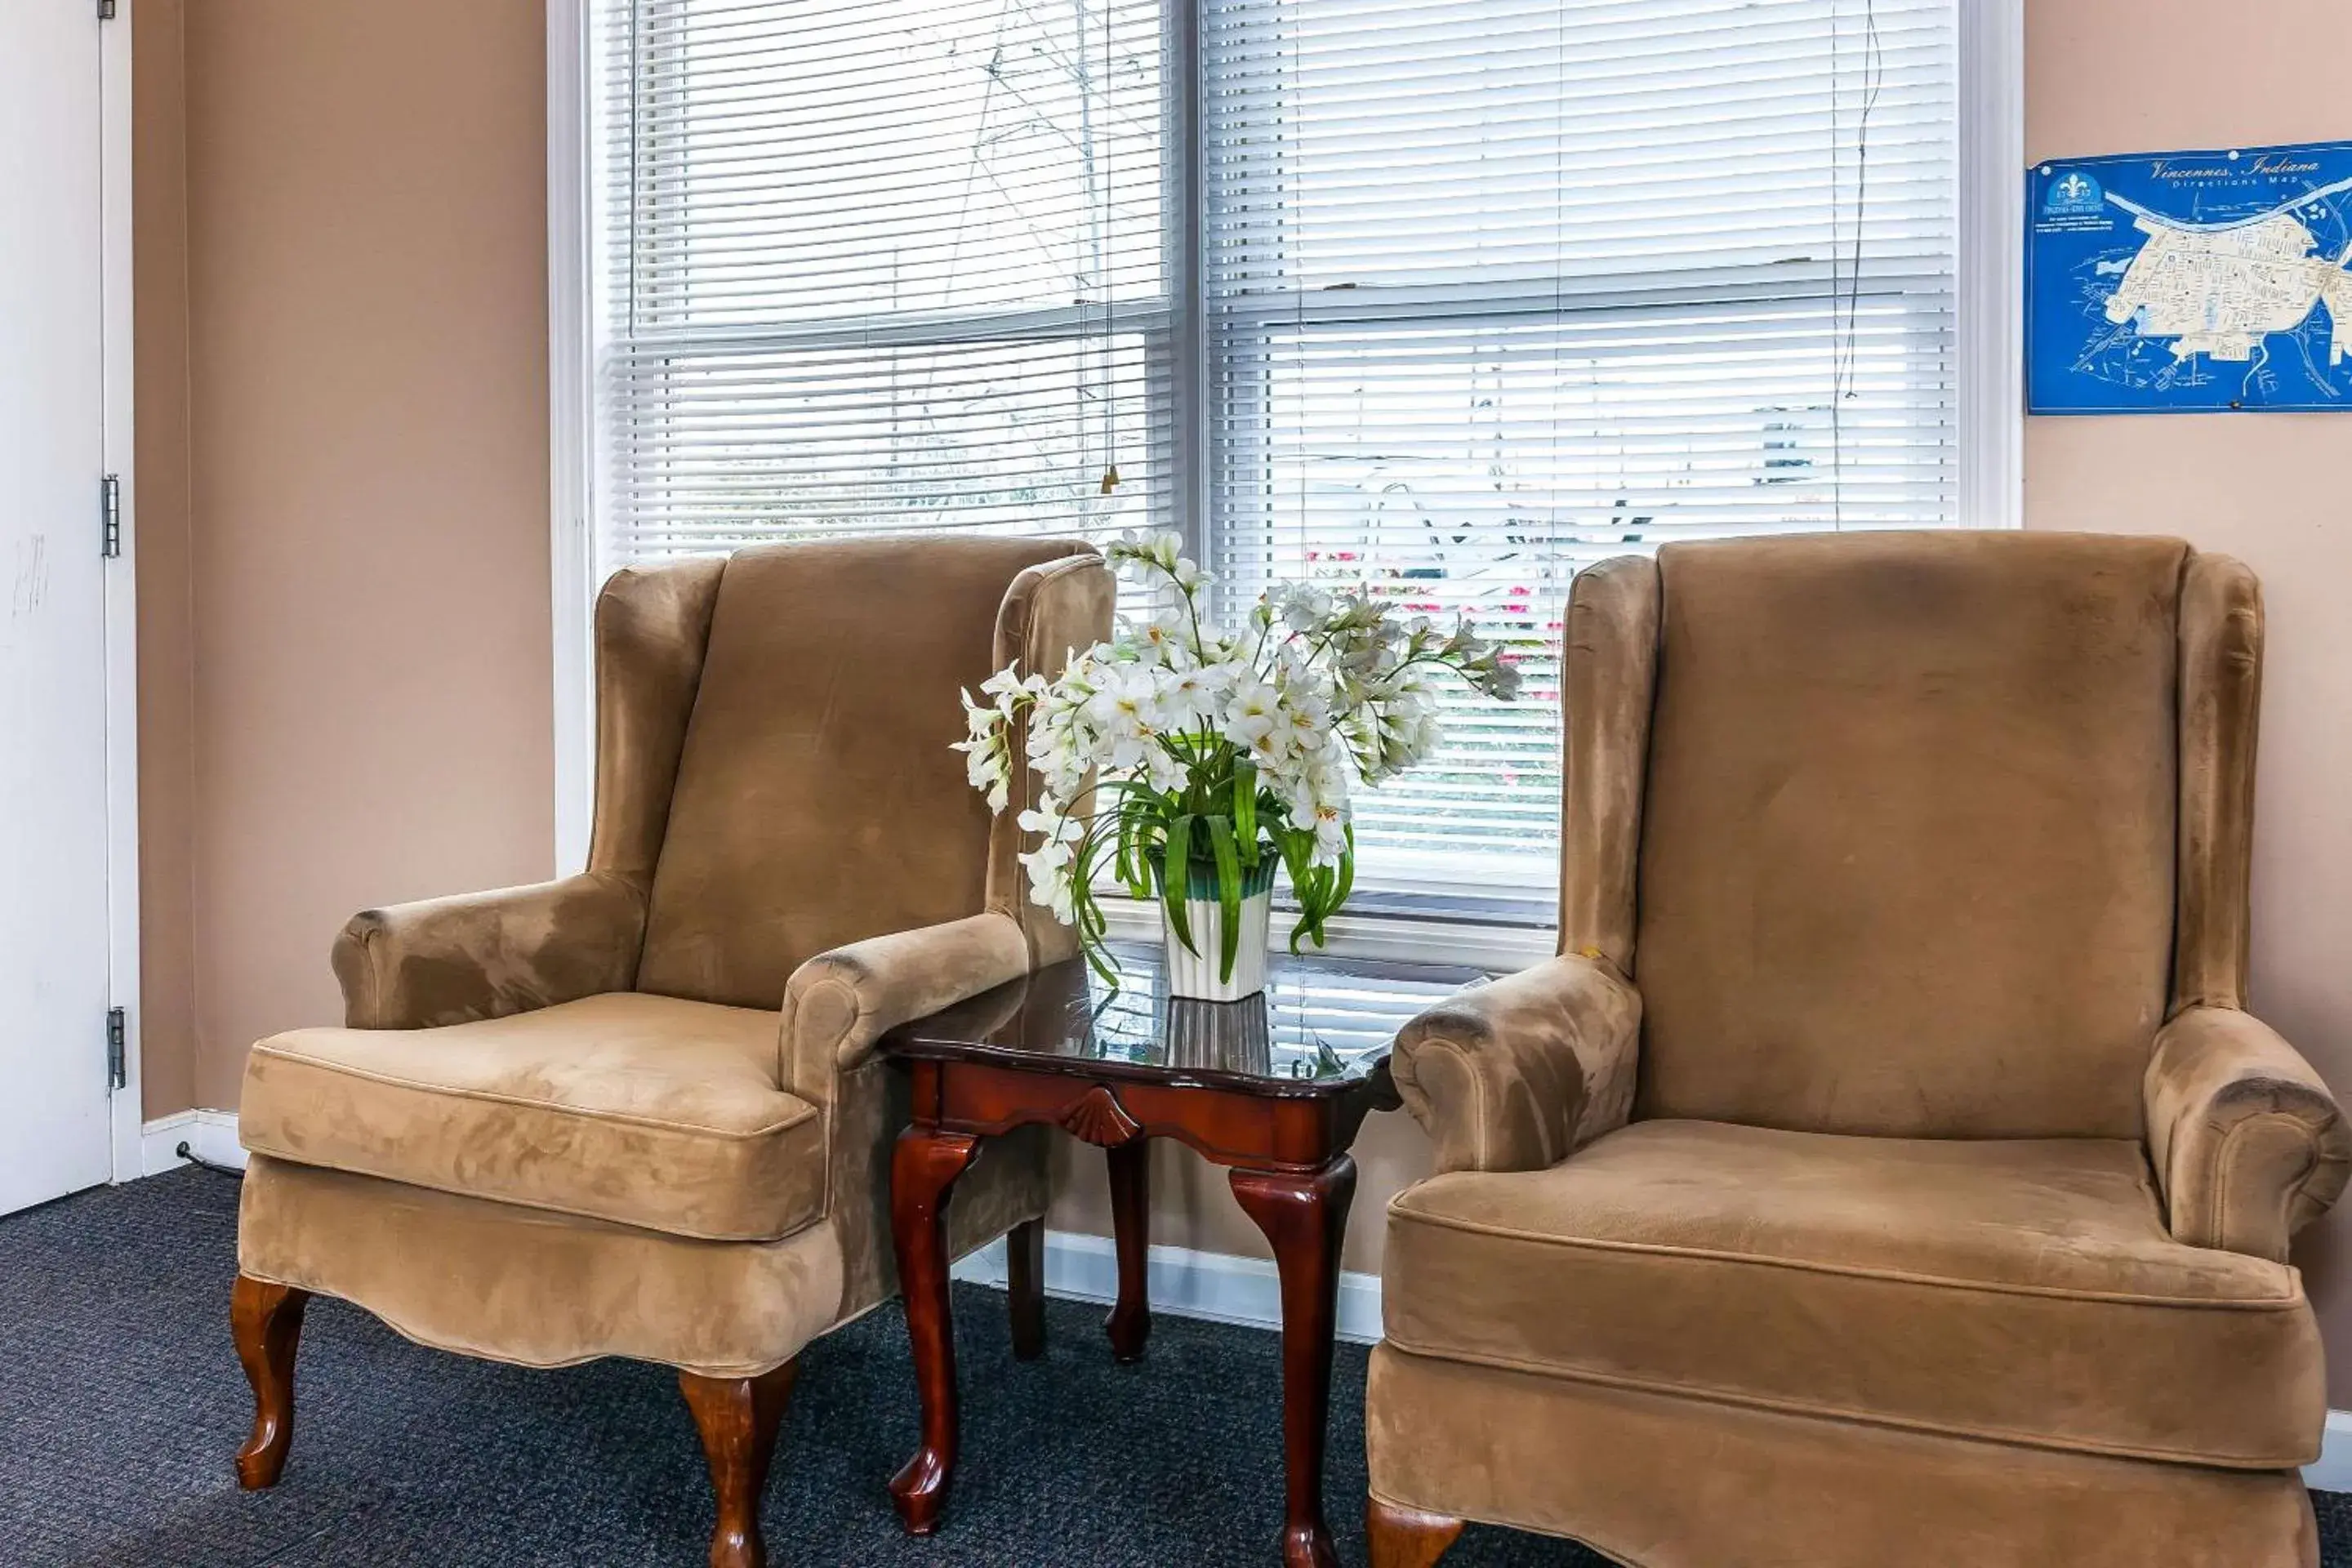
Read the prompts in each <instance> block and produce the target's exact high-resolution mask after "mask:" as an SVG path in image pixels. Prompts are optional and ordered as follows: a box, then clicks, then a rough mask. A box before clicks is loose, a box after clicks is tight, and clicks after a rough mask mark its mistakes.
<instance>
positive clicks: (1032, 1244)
mask: <svg viewBox="0 0 2352 1568" xmlns="http://www.w3.org/2000/svg"><path fill="white" fill-rule="evenodd" d="M1004 1255H1005V1270H1004V1284H1005V1289H1006V1291H1007V1293H1008V1294H1009V1295H1010V1296H1011V1297H1012V1299H1013V1359H1014V1360H1015V1361H1035V1360H1036V1359H1037V1358H1038V1357H1039V1356H1041V1355H1044V1354H1045V1221H1044V1220H1042V1219H1030V1220H1024V1221H1022V1222H1021V1223H1020V1224H1019V1225H1016V1226H1013V1229H1012V1230H1011V1231H1010V1232H1009V1233H1007V1234H1006V1236H1005V1237H1004Z"/></svg>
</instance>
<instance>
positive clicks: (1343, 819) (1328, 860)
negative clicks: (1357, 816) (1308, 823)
mask: <svg viewBox="0 0 2352 1568" xmlns="http://www.w3.org/2000/svg"><path fill="white" fill-rule="evenodd" d="M1347 852H1348V812H1347V808H1346V807H1345V806H1344V805H1328V804H1327V805H1318V806H1317V807H1316V808H1315V855H1314V862H1315V864H1316V865H1318V866H1336V865H1338V864H1339V857H1341V856H1342V855H1345V854H1346V853H1347Z"/></svg>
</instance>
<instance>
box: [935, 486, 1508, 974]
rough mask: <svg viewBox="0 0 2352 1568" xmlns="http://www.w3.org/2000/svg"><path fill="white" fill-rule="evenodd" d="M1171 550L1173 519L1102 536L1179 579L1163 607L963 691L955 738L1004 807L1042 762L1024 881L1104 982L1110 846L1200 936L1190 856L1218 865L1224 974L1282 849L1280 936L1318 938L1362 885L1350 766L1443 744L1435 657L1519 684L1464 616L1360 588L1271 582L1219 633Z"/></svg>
mask: <svg viewBox="0 0 2352 1568" xmlns="http://www.w3.org/2000/svg"><path fill="white" fill-rule="evenodd" d="M1181 546H1182V536H1181V534H1175V533H1157V534H1148V535H1147V534H1138V533H1134V532H1129V533H1128V534H1127V535H1125V536H1124V537H1123V538H1122V539H1121V540H1120V541H1119V542H1118V543H1115V544H1113V545H1112V546H1110V548H1109V550H1108V556H1109V559H1110V562H1111V563H1112V565H1113V566H1114V567H1116V568H1118V570H1119V571H1120V572H1121V573H1122V574H1127V575H1129V576H1132V577H1135V578H1137V579H1139V580H1140V581H1144V582H1147V583H1155V584H1164V585H1165V586H1166V588H1168V589H1170V590H1171V591H1172V592H1171V593H1170V595H1169V600H1170V603H1169V606H1168V607H1167V608H1166V609H1165V610H1163V611H1161V612H1160V614H1158V615H1155V616H1152V617H1151V618H1150V619H1149V620H1145V621H1140V622H1137V621H1132V620H1123V621H1122V622H1121V624H1120V626H1119V628H1118V634H1117V635H1116V636H1115V637H1112V638H1111V640H1110V641H1108V642H1105V643H1097V644H1096V645H1095V646H1094V647H1090V648H1087V649H1085V650H1084V651H1082V652H1074V653H1072V654H1071V656H1070V658H1069V660H1068V663H1067V664H1066V666H1065V668H1063V671H1062V673H1061V675H1060V676H1059V677H1058V678H1056V679H1051V680H1048V679H1045V677H1044V676H1043V675H1040V674H1036V673H1034V672H1031V673H1026V674H1024V673H1023V672H1022V671H1021V670H1020V669H1019V668H1006V669H1003V670H1000V671H998V672H997V673H996V674H995V675H993V676H992V677H990V678H989V679H988V680H986V681H985V682H983V683H982V686H981V695H980V699H979V700H975V699H974V698H973V696H972V695H971V693H970V692H968V691H967V692H966V693H964V708H965V710H966V714H967V717H968V719H969V721H970V726H971V734H970V737H969V738H968V739H966V740H963V741H961V742H957V744H956V748H955V749H956V750H958V751H960V752H963V753H964V755H965V761H966V763H967V765H968V768H969V772H970V774H971V783H972V786H973V787H974V788H976V789H979V790H982V791H984V792H986V794H987V796H988V804H989V805H990V807H991V808H992V810H995V811H997V812H1000V813H1001V812H1003V810H1004V809H1005V807H1006V805H1008V804H1009V802H1010V800H1011V797H1012V784H1013V776H1014V775H1013V770H1014V769H1015V768H1016V767H1019V766H1023V765H1024V764H1025V765H1026V766H1028V767H1029V768H1032V769H1034V771H1035V772H1036V773H1037V774H1038V775H1039V778H1040V786H1039V789H1038V791H1037V804H1036V805H1035V807H1034V809H1031V810H1027V811H1024V812H1023V813H1022V814H1021V816H1020V818H1019V821H1020V826H1022V827H1023V829H1024V830H1025V831H1027V832H1029V833H1033V834H1035V835H1036V836H1037V837H1038V843H1037V847H1035V848H1034V849H1031V850H1028V851H1026V852H1025V853H1024V854H1023V855H1022V856H1021V861H1022V864H1023V865H1024V867H1026V868H1027V870H1028V874H1029V885H1030V897H1031V899H1032V900H1034V902H1036V903H1038V904H1041V905H1044V906H1045V907H1047V908H1049V909H1051V910H1053V911H1054V914H1055V918H1056V919H1058V920H1060V921H1062V922H1063V923H1064V924H1066V925H1071V926H1075V927H1076V930H1077V932H1078V939H1079V943H1080V945H1081V946H1082V947H1083V948H1084V949H1085V951H1086V953H1087V958H1088V959H1089V960H1090V961H1091V962H1092V963H1094V965H1095V966H1096V968H1097V970H1099V971H1101V972H1102V973H1103V974H1104V976H1105V977H1106V978H1113V977H1114V975H1115V972H1114V971H1113V970H1112V968H1111V966H1110V964H1109V963H1108V959H1107V957H1106V955H1105V953H1104V952H1103V947H1102V943H1103V938H1104V934H1105V931H1106V930H1107V922H1106V921H1105V919H1104V916H1103V912H1102V910H1101V909H1100V907H1099V906H1098V905H1097V902H1096V900H1095V883H1096V879H1097V874H1098V873H1099V872H1100V871H1101V869H1102V858H1103V857H1104V856H1105V855H1106V854H1108V856H1109V857H1110V868H1111V872H1112V874H1113V875H1114V876H1115V877H1116V878H1117V879H1118V882H1119V883H1120V884H1122V885H1123V886H1124V887H1125V888H1126V889H1128V891H1129V892H1130V893H1131V894H1133V895H1134V896H1135V897H1137V898H1149V897H1150V896H1151V894H1152V891H1153V884H1154V883H1155V882H1157V883H1158V884H1160V897H1161V898H1162V900H1164V902H1165V904H1166V907H1167V911H1168V914H1167V919H1168V924H1169V929H1170V931H1171V932H1172V933H1173V934H1174V935H1175V936H1176V937H1177V939H1179V940H1180V941H1181V942H1183V944H1184V946H1185V947H1186V948H1187V949H1188V950H1191V951H1195V952H1197V951H1198V950H1197V949H1194V948H1193V944H1192V933H1191V931H1190V928H1189V923H1188V921H1187V917H1186V914H1185V899H1186V888H1187V885H1188V882H1189V881H1190V880H1191V876H1190V868H1194V867H1198V868H1201V872H1202V876H1203V877H1204V878H1205V877H1206V876H1208V875H1209V874H1210V873H1211V872H1212V871H1213V876H1214V880H1215V883H1216V886H1217V889H1218V898H1219V901H1220V902H1221V904H1222V905H1223V910H1224V919H1223V922H1222V925H1223V952H1222V953H1221V955H1220V962H1221V964H1222V966H1223V973H1224V974H1225V975H1226V977H1227V978H1230V977H1231V974H1232V971H1233V963H1234V942H1235V933H1236V931H1237V929H1238V925H1239V921H1238V919H1237V911H1238V910H1239V907H1240V901H1241V898H1242V889H1243V885H1244V879H1246V878H1247V876H1248V874H1249V873H1251V872H1252V871H1255V869H1256V868H1258V867H1259V864H1260V862H1261V860H1262V859H1263V858H1264V857H1265V856H1266V855H1267V854H1269V853H1271V854H1273V855H1276V856H1279V857H1280V858H1281V862H1282V865H1283V867H1284V868H1285V869H1286V870H1287V871H1288V873H1289V876H1290V884H1291V888H1292V890H1293V892H1294V893H1295V894H1296V896H1297V900H1298V911H1299V913H1298V922H1297V926H1296V927H1295V928H1294V929H1293V930H1292V931H1291V935H1290V946H1291V951H1293V952H1297V949H1298V945H1299V943H1300V942H1302V941H1306V942H1313V943H1315V944H1316V945H1318V946H1320V945H1321V944H1322V942H1323V926H1324V922H1325V921H1327V920H1328V919H1329V918H1330V916H1331V915H1332V913H1333V912H1334V911H1336V910H1338V909H1339V907H1340V906H1341V905H1342V904H1344V903H1345V902H1346V901H1347V899H1348V893H1349V888H1350V886H1351V885H1352V883H1353V881H1354V876H1355V835H1354V830H1353V828H1352V826H1350V815H1349V789H1350V787H1351V780H1361V781H1362V782H1363V783H1365V784H1378V783H1379V782H1380V781H1381V780H1382V779H1386V778H1389V777H1391V776H1393V775H1394V774H1396V773H1401V772H1402V771H1403V770H1404V769H1406V768H1409V767H1411V766H1412V765H1413V764H1414V763H1417V762H1419V761H1421V760H1422V759H1423V758H1424V757H1426V756H1427V755H1428V754H1429V753H1430V752H1431V751H1432V750H1433V748H1434V747H1435V746H1436V744H1437V741H1438V724H1437V702H1436V697H1435V694H1434V692H1433V689H1432V686H1431V678H1432V677H1433V676H1434V675H1435V674H1437V673H1438V672H1440V671H1450V672H1452V673H1454V674H1455V675H1458V676H1459V677H1461V678H1462V679H1465V680H1467V681H1468V682H1469V684H1470V685H1471V686H1473V687H1474V688H1475V689H1478V690H1480V691H1483V692H1485V693H1486V694H1487V695H1489V696H1492V697H1496V698H1500V699H1503V700H1508V699H1510V698H1511V697H1513V696H1515V695H1517V690H1518V684H1519V673H1518V671H1517V669H1516V668H1514V667H1512V666H1511V665H1509V664H1507V663H1506V662H1504V659H1503V658H1502V656H1501V654H1500V653H1499V652H1498V650H1496V648H1495V647H1493V646H1492V645H1490V644H1488V643H1486V642H1484V641H1482V640H1481V639H1479V638H1478V637H1474V636H1473V635H1472V634H1471V632H1470V630H1469V628H1468V627H1467V626H1465V625H1456V626H1454V629H1453V630H1452V631H1451V632H1450V633H1448V632H1441V631H1440V630H1438V629H1437V628H1436V627H1434V626H1432V624H1431V623H1430V622H1429V621H1428V619H1427V618H1425V617H1417V618H1414V619H1412V620H1410V621H1407V620H1402V619H1400V618H1399V617H1398V616H1395V615H1394V614H1393V613H1391V610H1390V609H1389V608H1388V607H1387V606H1386V605H1382V604H1381V603H1380V602H1379V601H1377V600H1376V599H1374V598H1372V597H1371V596H1370V595H1367V594H1365V593H1362V592H1353V593H1344V594H1339V595H1332V594H1330V593H1328V592H1326V591H1324V590H1322V589H1320V588H1316V587H1311V586H1304V585H1286V586H1282V587H1279V588H1277V589H1276V590H1275V591H1273V592H1272V593H1269V594H1267V595H1265V596H1263V597H1261V598H1260V599H1259V600H1258V602H1257V604H1256V605H1255V606H1254V607H1253V608H1252V609H1251V611H1250V613H1249V616H1248V619H1247V624H1246V625H1245V626H1244V627H1243V628H1242V629H1241V630H1240V631H1239V632H1238V633H1234V634H1232V635H1226V634H1223V633H1220V632H1218V631H1215V630H1213V629H1212V628H1210V627H1208V626H1204V625H1203V623H1202V598H1203V595H1204V590H1205V589H1206V588H1207V587H1208V585H1209V577H1208V574H1206V573H1204V572H1202V570H1201V568H1200V567H1198V566H1196V565H1195V564H1193V563H1192V562H1191V561H1188V560H1186V559H1184V558H1183V556H1182V555H1181V553H1180V551H1181ZM1024 719H1025V720H1026V721H1027V726H1026V729H1025V731H1024V728H1023V726H1022V723H1021V721H1023V720H1024ZM1020 735H1025V744H1024V745H1023V746H1022V748H1021V749H1022V751H1023V752H1024V755H1022V756H1019V757H1015V756H1014V755H1013V752H1014V749H1015V744H1014V737H1015V736H1020ZM1089 781H1091V796H1090V793H1089ZM1090 807H1092V808H1094V809H1090ZM1171 867H1173V868H1176V873H1175V874H1174V875H1172V876H1171V875H1168V874H1167V869H1168V868H1171ZM1267 874H1269V875H1270V874H1271V872H1270V871H1269V872H1268V873H1267Z"/></svg>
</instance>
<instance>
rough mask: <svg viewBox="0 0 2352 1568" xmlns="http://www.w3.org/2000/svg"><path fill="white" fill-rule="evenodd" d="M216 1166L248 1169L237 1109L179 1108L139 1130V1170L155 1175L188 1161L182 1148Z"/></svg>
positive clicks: (144, 1173)
mask: <svg viewBox="0 0 2352 1568" xmlns="http://www.w3.org/2000/svg"><path fill="white" fill-rule="evenodd" d="M183 1143H185V1144H186V1145H187V1146H188V1152H190V1153H192V1154H194V1156H195V1157H196V1158H197V1159H199V1160H208V1161H210V1162H211V1163H214V1164H215V1165H234V1166H236V1168H237V1169H238V1170H240V1171H242V1170H244V1169H245V1146H244V1145H243V1144H241V1143H239V1142H237V1141H236V1111H234V1110H177V1111H173V1113H172V1114H171V1115H169V1116H160V1117H157V1118H156V1119H155V1120H154V1121H150V1122H149V1123H147V1125H146V1126H144V1127H142V1128H141V1129H140V1130H139V1173H140V1174H142V1175H145V1176H152V1175H154V1174H155V1173H158V1172H161V1171H168V1170H170V1169H171V1168H172V1167H173V1166H174V1165H184V1164H186V1163H188V1162H187V1161H186V1160H185V1159H184V1158H182V1157H181V1155H180V1153H179V1147H180V1145H181V1144H183Z"/></svg>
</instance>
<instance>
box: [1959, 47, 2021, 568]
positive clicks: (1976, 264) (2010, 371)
mask: <svg viewBox="0 0 2352 1568" xmlns="http://www.w3.org/2000/svg"><path fill="white" fill-rule="evenodd" d="M1959 42H1960V103H1961V105H1962V108H1961V112H1960V145H1959V162H1960V208H1959V218H1960V272H1959V280H1958V300H1957V306H1958V318H1959V319H1958V340H1957V342H1956V344H1955V348H1956V351H1957V353H1956V357H1957V362H1958V363H1957V367H1956V368H1957V372H1958V387H1959V408H1958V415H1959V460H1960V474H1959V481H1960V482H1959V506H1960V521H1961V522H1962V523H1964V524H1966V525H1967V526H1969V527H1971V528H2022V527H2024V526H2025V0H1982V3H1981V4H1977V3H1974V0H1972V3H1971V4H1969V5H1963V6H1961V7H1960V40H1959Z"/></svg>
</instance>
